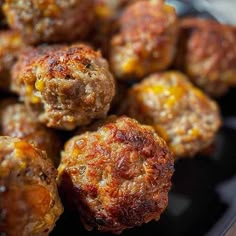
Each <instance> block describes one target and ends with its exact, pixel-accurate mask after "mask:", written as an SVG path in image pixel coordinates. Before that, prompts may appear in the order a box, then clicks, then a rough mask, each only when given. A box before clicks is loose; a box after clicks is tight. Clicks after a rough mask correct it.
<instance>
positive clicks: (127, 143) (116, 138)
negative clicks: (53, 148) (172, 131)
mask: <svg viewBox="0 0 236 236" xmlns="http://www.w3.org/2000/svg"><path fill="white" fill-rule="evenodd" d="M97 127H99V128H97V130H96V131H94V132H87V133H84V134H82V135H79V136H75V137H73V138H72V139H71V140H69V141H68V142H67V143H66V145H65V150H64V152H63V153H62V162H61V165H60V166H59V169H58V170H59V178H58V181H59V185H60V188H61V191H62V193H64V194H65V195H66V197H65V199H67V200H69V202H73V204H74V205H75V207H76V208H77V210H78V212H79V214H80V217H81V219H82V222H83V223H84V225H85V226H86V228H87V229H88V230H92V229H93V228H96V229H98V230H101V231H111V232H113V233H121V232H122V231H123V230H124V229H127V228H131V227H134V226H138V225H141V224H142V223H147V222H149V221H150V220H153V219H156V220H158V219H159V217H160V214H161V213H162V212H163V211H164V209H165V208H166V206H167V202H168V192H169V190H170V187H171V176H172V174H173V170H174V169H173V157H172V154H171V153H170V151H169V149H168V147H167V145H166V143H165V142H164V141H163V140H162V139H161V138H159V137H158V136H157V135H156V133H155V132H154V130H153V129H152V128H151V127H149V126H143V125H140V124H139V123H138V122H136V121H135V120H133V119H131V118H128V117H121V118H116V117H110V118H108V119H107V120H105V121H104V123H103V124H101V123H100V124H99V125H98V126H97ZM93 128H94V127H93Z"/></svg>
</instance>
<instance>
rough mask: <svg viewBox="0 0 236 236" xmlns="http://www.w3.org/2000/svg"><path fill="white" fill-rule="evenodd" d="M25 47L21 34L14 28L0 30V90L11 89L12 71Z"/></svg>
mask: <svg viewBox="0 0 236 236" xmlns="http://www.w3.org/2000/svg"><path fill="white" fill-rule="evenodd" d="M22 47H23V42H22V40H21V37H20V35H19V34H18V33H17V32H15V31H12V30H6V31H1V32H0V90H4V91H9V88H10V82H11V76H10V71H11V68H12V66H13V64H14V63H15V62H16V60H17V55H18V52H19V50H20V49H21V48H22Z"/></svg>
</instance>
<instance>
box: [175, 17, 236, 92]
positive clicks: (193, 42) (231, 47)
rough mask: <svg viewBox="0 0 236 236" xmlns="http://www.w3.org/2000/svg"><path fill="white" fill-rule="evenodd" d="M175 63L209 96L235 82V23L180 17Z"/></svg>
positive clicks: (235, 83) (223, 90)
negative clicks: (224, 23)
mask: <svg viewBox="0 0 236 236" xmlns="http://www.w3.org/2000/svg"><path fill="white" fill-rule="evenodd" d="M180 28H181V34H180V35H181V36H180V39H179V45H178V53H177V56H176V62H175V64H176V67H177V68H179V69H181V70H182V71H184V72H185V73H186V74H187V75H188V76H189V77H190V79H191V80H192V82H193V83H194V84H196V85H197V86H199V87H200V88H202V89H203V90H205V91H206V92H207V93H208V94H210V95H212V96H220V95H223V94H225V93H226V91H227V90H228V88H229V87H230V86H235V85H236V27H233V26H229V25H222V24H220V23H218V22H216V21H213V20H206V19H205V20H203V19H197V18H190V19H188V18H187V19H183V20H182V21H181V27H180Z"/></svg>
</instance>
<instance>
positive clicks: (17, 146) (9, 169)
mask: <svg viewBox="0 0 236 236" xmlns="http://www.w3.org/2000/svg"><path fill="white" fill-rule="evenodd" d="M55 178H56V170H55V169H54V167H53V165H52V164H51V162H50V161H49V160H48V159H47V157H46V156H45V154H44V153H43V152H41V151H40V150H38V149H36V148H34V147H33V146H32V145H30V144H28V143H27V142H25V141H22V140H20V139H16V138H10V137H4V136H1V137H0V186H1V191H0V213H1V219H0V233H2V234H4V233H5V234H6V235H9V236H15V235H22V236H29V235H45V236H46V235H48V233H49V232H50V231H51V230H52V229H53V227H54V224H55V222H56V220H57V219H58V217H59V216H60V215H61V213H62V211H63V207H62V205H61V202H60V199H59V196H58V193H57V186H56V181H55Z"/></svg>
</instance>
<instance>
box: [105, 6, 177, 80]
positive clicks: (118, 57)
mask: <svg viewBox="0 0 236 236" xmlns="http://www.w3.org/2000/svg"><path fill="white" fill-rule="evenodd" d="M119 28H120V29H119V33H118V34H116V35H114V36H113V38H112V40H111V53H110V62H111V68H112V70H113V72H114V74H115V75H116V76H117V77H118V78H119V79H135V78H138V79H142V78H143V77H144V76H145V75H148V74H150V73H152V72H155V71H159V70H163V69H166V68H167V67H168V66H169V65H170V63H171V62H172V59H173V57H174V53H175V44H176V41H177V34H178V21H177V17H176V13H175V9H174V8H173V7H171V6H169V5H166V4H164V3H163V2H162V1H139V2H137V3H135V4H132V5H131V6H129V7H127V8H126V10H125V11H124V13H123V14H122V15H121V17H120V19H119Z"/></svg>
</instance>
